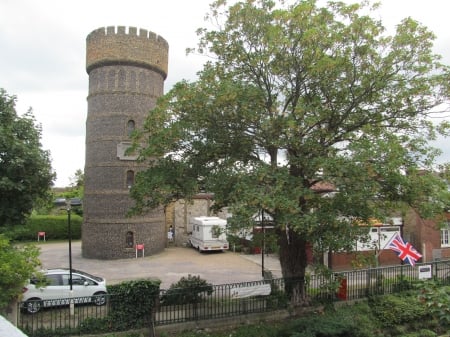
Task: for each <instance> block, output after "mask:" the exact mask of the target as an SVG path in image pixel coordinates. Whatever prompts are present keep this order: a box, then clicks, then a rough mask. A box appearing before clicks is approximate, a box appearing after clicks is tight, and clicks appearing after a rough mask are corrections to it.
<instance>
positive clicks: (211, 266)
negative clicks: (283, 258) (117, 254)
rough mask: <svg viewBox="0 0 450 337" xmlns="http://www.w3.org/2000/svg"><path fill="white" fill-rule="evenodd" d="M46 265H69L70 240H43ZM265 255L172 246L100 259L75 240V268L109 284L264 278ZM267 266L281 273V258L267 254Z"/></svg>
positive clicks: (163, 285)
mask: <svg viewBox="0 0 450 337" xmlns="http://www.w3.org/2000/svg"><path fill="white" fill-rule="evenodd" d="M38 246H39V247H40V249H41V255H40V259H41V262H42V265H43V268H46V269H49V268H58V267H59V268H61V267H65V268H68V267H69V249H68V243H67V242H57V243H52V242H45V243H43V242H39V243H38ZM261 260H262V259H261V255H260V254H259V255H246V254H240V253H233V252H231V251H226V252H223V253H222V252H218V253H199V252H197V251H196V250H194V249H192V248H181V247H169V248H167V249H165V250H164V251H163V252H162V253H160V254H156V255H151V256H145V257H139V258H137V259H120V260H96V259H86V258H83V257H82V256H81V242H80V241H74V242H72V268H73V269H79V270H83V271H86V272H88V273H91V274H94V275H99V276H102V277H104V278H106V282H107V283H108V284H114V283H119V282H122V281H126V280H135V279H142V278H157V279H160V280H161V288H162V289H167V288H168V287H169V286H170V285H171V284H172V283H175V282H177V281H178V280H179V279H180V278H181V277H183V276H187V275H189V274H191V275H199V276H200V277H201V278H202V279H205V280H207V281H208V282H210V283H212V284H225V283H235V282H245V281H257V280H261V279H262V276H261ZM264 267H265V268H266V269H268V270H270V271H271V272H272V273H273V275H274V277H281V268H280V263H279V261H278V258H277V257H275V256H271V255H266V256H264Z"/></svg>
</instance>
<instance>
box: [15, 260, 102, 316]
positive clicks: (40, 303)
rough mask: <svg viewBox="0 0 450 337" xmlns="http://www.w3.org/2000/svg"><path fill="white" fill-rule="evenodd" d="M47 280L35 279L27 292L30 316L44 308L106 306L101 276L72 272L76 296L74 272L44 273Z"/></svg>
mask: <svg viewBox="0 0 450 337" xmlns="http://www.w3.org/2000/svg"><path fill="white" fill-rule="evenodd" d="M43 275H44V276H45V278H44V280H41V279H38V278H32V279H31V280H30V281H29V283H28V284H27V285H26V286H25V287H24V288H23V299H22V301H23V308H24V309H25V310H26V311H27V312H28V313H30V314H34V313H36V312H38V311H39V310H40V309H41V308H42V307H52V306H60V305H68V304H70V301H71V300H73V302H74V303H75V304H81V303H93V304H95V305H104V304H105V303H106V293H107V291H106V281H105V279H104V278H102V277H99V276H94V275H90V274H88V273H85V272H82V271H80V270H75V269H72V293H71V292H70V282H69V280H70V270H69V269H48V270H45V271H43Z"/></svg>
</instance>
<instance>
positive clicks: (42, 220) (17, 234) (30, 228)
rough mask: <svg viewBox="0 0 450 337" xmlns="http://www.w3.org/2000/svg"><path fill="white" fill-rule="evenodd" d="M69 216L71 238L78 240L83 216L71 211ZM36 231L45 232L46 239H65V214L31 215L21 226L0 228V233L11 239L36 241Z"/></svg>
mask: <svg viewBox="0 0 450 337" xmlns="http://www.w3.org/2000/svg"><path fill="white" fill-rule="evenodd" d="M70 218H71V219H70V225H71V226H70V227H71V230H72V239H73V240H79V239H81V224H82V222H83V218H82V217H80V216H78V215H76V214H73V213H72V214H71V216H70ZM38 232H45V238H46V240H67V239H68V238H69V236H68V217H67V214H64V215H33V216H31V217H30V218H29V219H28V220H27V223H26V224H25V225H23V226H22V225H21V226H12V227H7V228H4V227H3V228H0V233H3V234H5V235H6V236H7V237H8V238H9V239H10V240H13V241H36V240H37V235H38Z"/></svg>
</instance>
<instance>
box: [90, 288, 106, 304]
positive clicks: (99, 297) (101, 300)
mask: <svg viewBox="0 0 450 337" xmlns="http://www.w3.org/2000/svg"><path fill="white" fill-rule="evenodd" d="M92 302H94V304H95V305H105V304H106V293H105V292H103V291H99V292H97V293H95V294H94V297H93V298H92Z"/></svg>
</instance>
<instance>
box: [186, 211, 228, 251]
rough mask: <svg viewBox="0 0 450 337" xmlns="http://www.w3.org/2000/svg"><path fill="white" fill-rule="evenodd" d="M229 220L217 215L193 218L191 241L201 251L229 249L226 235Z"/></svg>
mask: <svg viewBox="0 0 450 337" xmlns="http://www.w3.org/2000/svg"><path fill="white" fill-rule="evenodd" d="M226 226H227V221H226V220H224V219H221V218H219V217H215V216H199V217H195V218H192V219H191V221H190V227H191V229H192V233H191V236H190V237H189V242H190V244H191V246H192V247H194V248H196V249H198V250H199V251H200V252H205V251H214V250H216V251H217V250H222V251H223V250H227V249H228V248H229V244H228V241H227V235H226Z"/></svg>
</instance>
